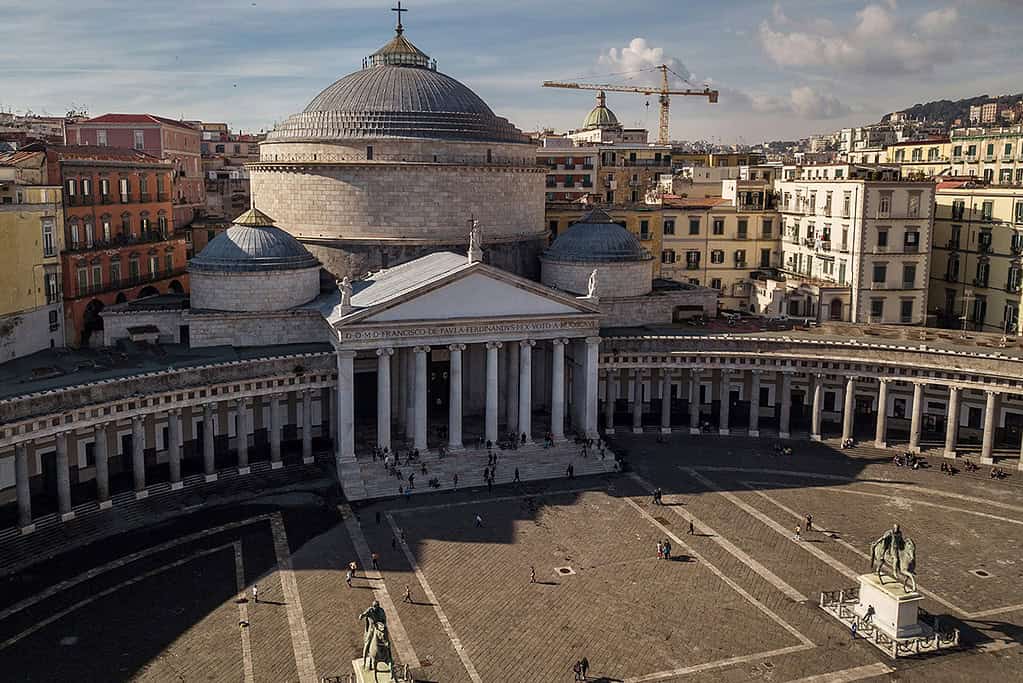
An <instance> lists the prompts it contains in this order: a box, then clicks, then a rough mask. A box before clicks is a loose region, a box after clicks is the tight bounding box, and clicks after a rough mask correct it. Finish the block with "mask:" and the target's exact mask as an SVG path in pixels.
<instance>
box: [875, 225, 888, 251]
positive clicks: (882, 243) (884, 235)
mask: <svg viewBox="0 0 1023 683" xmlns="http://www.w3.org/2000/svg"><path fill="white" fill-rule="evenodd" d="M887 247H888V228H878V229H877V248H878V249H886V248H887Z"/></svg>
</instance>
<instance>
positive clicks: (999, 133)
mask: <svg viewBox="0 0 1023 683" xmlns="http://www.w3.org/2000/svg"><path fill="white" fill-rule="evenodd" d="M951 147H952V171H951V173H950V175H952V176H973V177H976V178H978V179H980V180H983V181H984V182H985V183H987V184H989V185H990V184H998V185H1023V126H1011V127H1008V128H997V129H983V128H968V129H960V130H955V131H952V139H951Z"/></svg>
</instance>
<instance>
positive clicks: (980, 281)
mask: <svg viewBox="0 0 1023 683" xmlns="http://www.w3.org/2000/svg"><path fill="white" fill-rule="evenodd" d="M973 286H974V287H981V288H984V289H987V279H986V278H979V277H975V278H973Z"/></svg>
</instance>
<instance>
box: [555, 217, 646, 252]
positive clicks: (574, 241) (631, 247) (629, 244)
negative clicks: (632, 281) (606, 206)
mask: <svg viewBox="0 0 1023 683" xmlns="http://www.w3.org/2000/svg"><path fill="white" fill-rule="evenodd" d="M652 258H653V256H651V255H650V252H649V251H647V250H646V249H644V248H643V245H641V244H640V243H639V240H638V239H636V236H635V235H633V234H632V233H631V232H629V231H628V230H626V229H625V228H623V227H622V226H621V225H619V224H618V223H615V222H614V219H612V218H611V216H609V215H608V213H607V212H606V211H604V210H602V209H593V210H592V211H590V212H589V213H588V214H586V215H585V216H583V217H582V218H580V219H579V220H578V221H577V222H575V223H573V224H572V225H571V226H570V227H569V228H568V230H566V231H565V232H564V233H562V234H561V235H559V236H558V237H557V239H555V240H554V243H553V244H551V246H550V247H548V249H547V251H545V252H544V259H546V260H548V261H576V262H584V263H594V262H600V263H612V262H616V261H619V262H620V261H648V260H650V259H652Z"/></svg>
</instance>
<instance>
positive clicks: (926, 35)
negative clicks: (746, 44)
mask: <svg viewBox="0 0 1023 683" xmlns="http://www.w3.org/2000/svg"><path fill="white" fill-rule="evenodd" d="M772 17H773V19H772V20H767V19H765V20H764V21H763V22H761V24H760V43H761V46H762V47H763V49H764V51H765V52H766V53H767V55H768V57H770V58H771V59H772V60H773V61H774V62H775V63H777V64H779V65H781V66H795V67H819V66H827V67H832V68H835V69H840V70H849V71H862V72H867V73H887V74H892V73H919V72H924V71H929V70H931V68H932V67H933V64H934V63H935V62H936V61H938V60H939V59H941V60H947V59H948V58H949V56H950V54H954V53H955V52H956V51H957V49H958V47H959V43H958V41H957V40H956V39H955V38H954V36H953V35H951V31H950V29H952V28H953V27H954V26H955V25H956V23H957V21H958V19H959V13H958V11H957V10H956V9H955V8H954V7H945V8H939V9H935V10H931V11H929V12H926V13H925V14H923V15H921V16H920V17H918V18H917V20H916V22H912V21H909V20H908V19H906V18H903V17H900V16H899V14H898V13H897V5H896V3H895V2H894V1H891V2H887V3H885V4H877V3H871V4H867V5H866V6H864V7H863V8H862V9H861V10H859V11H858V12H857V13H856V16H855V21H854V23H853V26H852V28H851V29H850V30H847V31H845V32H840V31H836V30H835V28H834V26H833V25H832V24H831V22H829V21H826V20H820V19H807V20H800V22H798V23H797V22H796V21H795V20H793V19H791V18H790V17H788V16H787V15H786V14H785V13H784V11H783V10H781V9H780V7H776V8H775V10H774V11H773V13H772ZM779 18H780V19H781V21H779Z"/></svg>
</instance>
